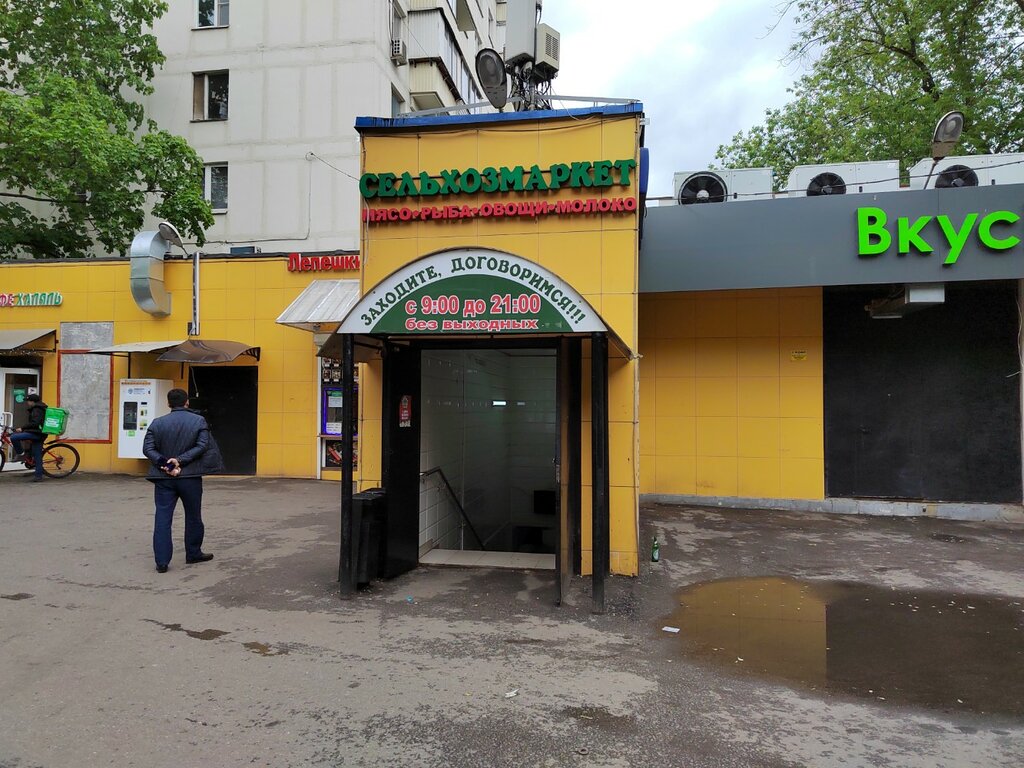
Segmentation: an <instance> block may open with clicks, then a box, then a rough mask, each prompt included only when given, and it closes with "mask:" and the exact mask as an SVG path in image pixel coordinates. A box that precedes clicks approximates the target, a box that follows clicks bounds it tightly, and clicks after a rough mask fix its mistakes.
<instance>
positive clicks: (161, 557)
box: [153, 477, 206, 566]
mask: <svg viewBox="0 0 1024 768" xmlns="http://www.w3.org/2000/svg"><path fill="white" fill-rule="evenodd" d="M153 497H154V500H155V501H156V521H155V523H154V525H153V556H154V557H155V558H156V564H157V565H158V566H162V565H167V564H168V563H170V562H171V555H173V554H174V545H173V544H172V543H171V521H172V520H173V519H174V508H175V507H176V506H177V505H178V499H181V506H182V507H184V508H185V558H186V559H190V558H193V557H198V556H199V555H200V554H202V551H203V534H204V533H205V532H206V529H205V527H204V526H203V512H202V510H203V478H201V477H176V478H170V477H168V478H166V479H163V478H161V479H159V480H154V481H153Z"/></svg>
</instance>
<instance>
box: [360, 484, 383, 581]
mask: <svg viewBox="0 0 1024 768" xmlns="http://www.w3.org/2000/svg"><path fill="white" fill-rule="evenodd" d="M387 512H388V507H387V494H386V493H385V491H384V489H383V488H370V489H368V490H365V491H362V492H360V493H356V494H353V495H352V522H353V527H354V524H355V523H357V522H358V525H359V528H358V533H357V534H356V536H357V538H356V541H357V542H358V555H357V557H356V583H357V584H358V585H359V586H364V585H366V584H369V583H370V582H371V581H373V580H374V579H379V578H381V576H383V569H384V558H385V554H384V550H385V546H386V538H385V526H386V525H387ZM353 533H355V529H354V530H353Z"/></svg>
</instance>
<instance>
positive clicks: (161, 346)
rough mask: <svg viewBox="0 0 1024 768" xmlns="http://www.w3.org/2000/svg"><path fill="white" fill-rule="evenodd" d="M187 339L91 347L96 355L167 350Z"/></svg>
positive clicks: (91, 350)
mask: <svg viewBox="0 0 1024 768" xmlns="http://www.w3.org/2000/svg"><path fill="white" fill-rule="evenodd" d="M184 343H185V339H177V340H175V341H133V342H131V343H130V344H115V345H114V346H112V347H100V348H99V349H90V350H89V352H91V353H92V354H94V355H130V354H132V353H133V352H141V353H143V354H145V353H146V352H166V351H167V350H168V349H170V348H171V347H176V346H178V345H179V344H184Z"/></svg>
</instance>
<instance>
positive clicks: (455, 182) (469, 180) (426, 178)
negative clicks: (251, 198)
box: [359, 159, 636, 200]
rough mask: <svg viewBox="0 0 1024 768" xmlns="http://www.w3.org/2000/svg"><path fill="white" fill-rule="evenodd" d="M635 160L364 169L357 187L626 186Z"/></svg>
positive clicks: (414, 190) (385, 192) (384, 193)
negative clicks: (433, 170) (433, 172)
mask: <svg viewBox="0 0 1024 768" xmlns="http://www.w3.org/2000/svg"><path fill="white" fill-rule="evenodd" d="M635 168H636V160H633V159H628V160H594V161H592V162H591V161H584V162H577V163H555V164H554V165H551V166H549V167H547V168H542V167H541V166H539V165H533V166H530V167H529V168H526V167H524V166H522V165H517V166H515V167H514V168H506V167H504V166H502V167H501V168H494V167H491V166H489V167H487V168H483V169H477V168H465V169H463V170H458V169H449V170H445V171H441V173H440V174H438V175H436V176H432V175H431V174H429V173H427V172H426V171H421V172H420V173H419V174H417V175H413V174H411V173H409V172H408V171H407V172H405V173H401V174H395V173H364V174H363V175H362V177H361V178H360V179H359V191H360V192H361V193H362V195H363V197H364V198H365V199H367V200H370V199H372V198H399V197H435V196H438V195H475V194H476V193H478V192H485V193H494V192H534V191H545V192H546V191H548V190H553V189H592V188H596V189H601V188H605V187H613V186H622V187H628V186H629V174H630V171H632V170H634V169H635Z"/></svg>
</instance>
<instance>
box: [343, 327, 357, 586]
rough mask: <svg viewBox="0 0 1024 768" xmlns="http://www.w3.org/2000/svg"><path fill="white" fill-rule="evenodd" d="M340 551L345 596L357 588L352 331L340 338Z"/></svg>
mask: <svg viewBox="0 0 1024 768" xmlns="http://www.w3.org/2000/svg"><path fill="white" fill-rule="evenodd" d="M341 369H342V370H341V397H342V400H341V555H340V557H339V562H338V581H339V582H340V583H341V595H342V597H347V596H350V595H353V594H355V591H356V561H355V559H354V555H355V553H356V548H355V541H356V537H357V536H358V535H359V531H358V530H356V529H354V526H353V525H352V454H353V450H352V448H353V435H354V434H355V418H354V417H355V410H356V409H355V403H354V402H353V400H354V398H355V373H356V365H355V349H354V347H353V344H352V334H350V333H346V334H345V335H344V337H343V338H342V353H341Z"/></svg>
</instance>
